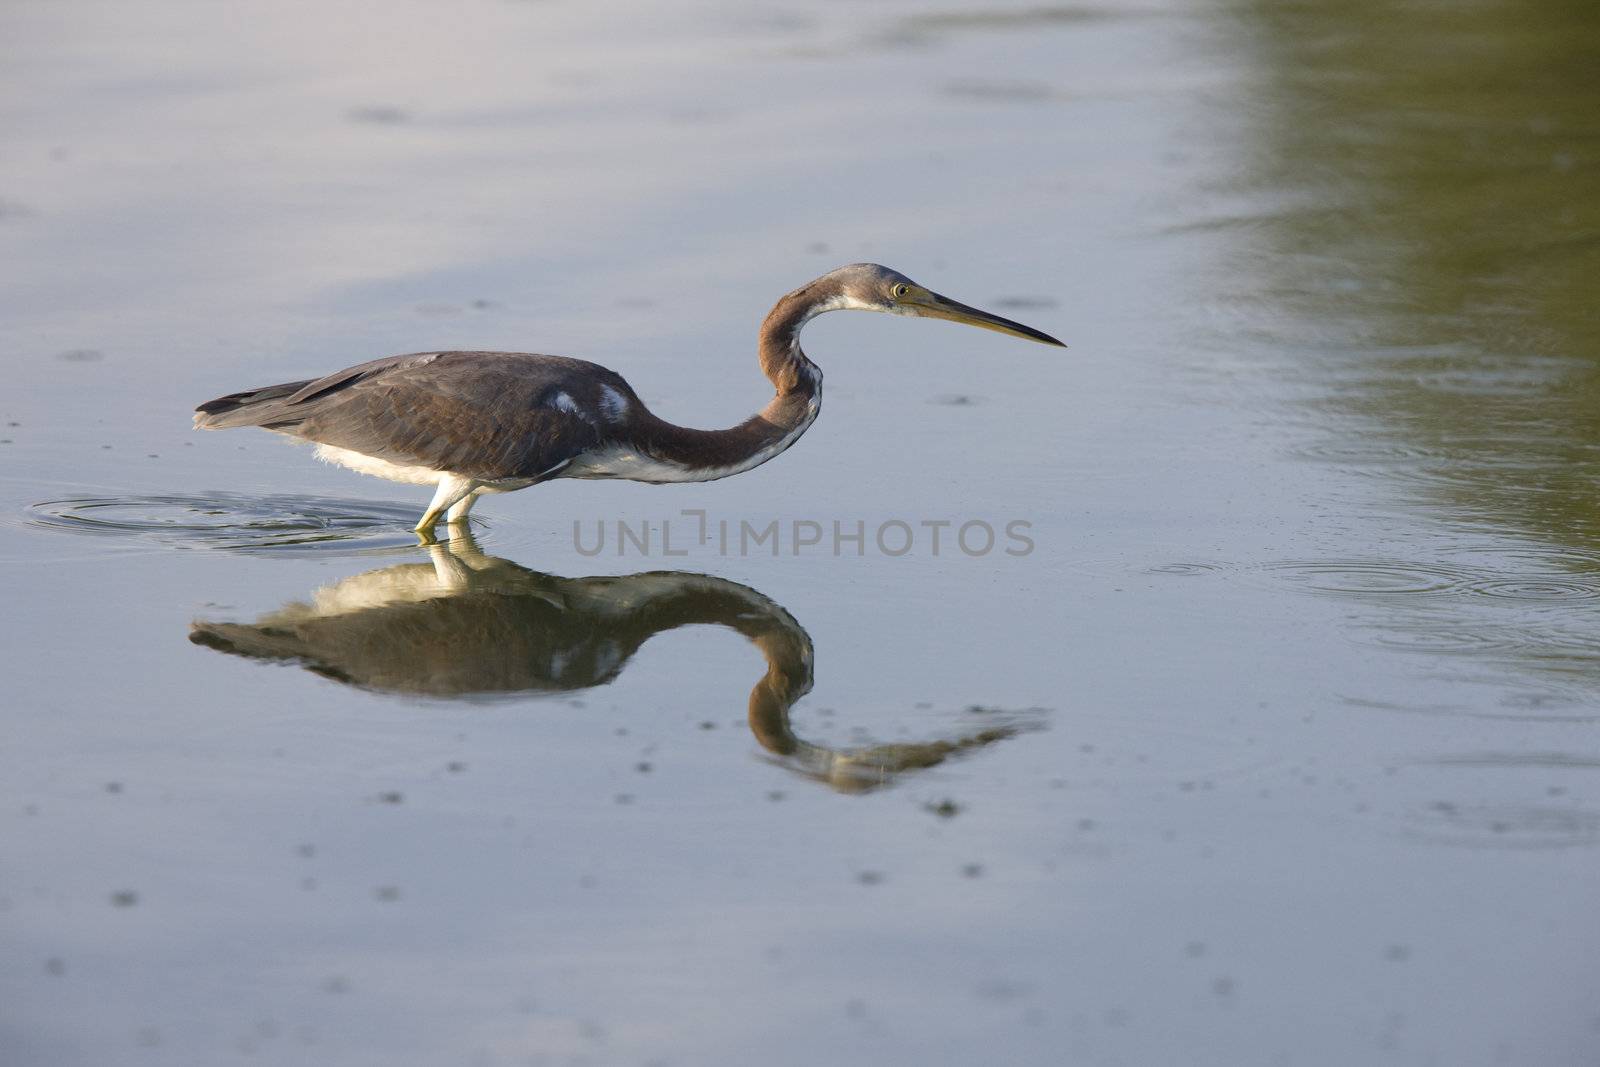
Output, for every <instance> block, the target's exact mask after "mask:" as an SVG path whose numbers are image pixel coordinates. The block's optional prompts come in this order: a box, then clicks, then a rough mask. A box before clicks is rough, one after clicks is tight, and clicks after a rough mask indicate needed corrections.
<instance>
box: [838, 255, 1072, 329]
mask: <svg viewBox="0 0 1600 1067" xmlns="http://www.w3.org/2000/svg"><path fill="white" fill-rule="evenodd" d="M817 283H820V284H822V285H823V286H824V287H825V289H826V290H828V292H829V296H828V298H827V299H826V300H825V301H824V303H823V305H822V306H820V307H819V308H818V310H832V309H834V308H840V309H848V310H853V311H881V312H884V313H886V314H889V315H909V316H914V317H917V318H925V319H949V320H950V321H951V322H964V323H966V324H967V325H969V326H981V327H983V328H984V329H986V330H996V331H998V332H1000V333H1006V334H1010V335H1011V336H1013V337H1022V338H1025V339H1026V340H1029V341H1038V342H1040V343H1041V344H1047V345H1059V346H1060V347H1062V348H1065V347H1067V346H1066V345H1064V344H1062V343H1061V342H1060V341H1057V340H1056V339H1055V338H1054V337H1051V336H1050V335H1049V334H1047V333H1042V332H1040V331H1039V330H1035V329H1034V328H1033V327H1032V326H1024V325H1023V324H1022V323H1020V322H1012V321H1011V320H1010V319H1003V318H1001V317H1000V316H999V315H991V314H990V313H989V312H987V311H980V310H978V309H977V308H975V307H969V306H967V305H966V304H962V303H959V302H958V301H955V300H951V299H950V298H949V297H947V296H940V295H939V294H938V293H936V292H934V291H933V290H931V289H928V288H925V287H924V286H921V285H918V284H917V283H916V282H914V281H912V280H911V279H910V278H907V277H906V276H905V275H904V274H901V273H900V272H899V271H897V270H891V269H889V268H888V267H885V266H882V265H881V264H878V263H852V264H850V265H849V266H847V267H840V268H839V269H838V270H835V271H831V272H830V273H828V274H825V275H823V276H822V277H821V278H819V279H817ZM817 283H814V284H817Z"/></svg>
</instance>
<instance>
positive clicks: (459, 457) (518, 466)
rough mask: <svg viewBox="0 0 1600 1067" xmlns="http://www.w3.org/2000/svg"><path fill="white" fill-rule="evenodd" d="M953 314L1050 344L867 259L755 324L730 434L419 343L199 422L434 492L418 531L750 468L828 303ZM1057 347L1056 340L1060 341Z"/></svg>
mask: <svg viewBox="0 0 1600 1067" xmlns="http://www.w3.org/2000/svg"><path fill="white" fill-rule="evenodd" d="M839 310H850V311H881V312H885V313H887V314H890V315H909V316H916V317H922V318H936V319H949V320H951V321H953V322H965V323H968V324H970V325H973V326H982V327H984V328H986V329H990V330H998V331H999V332H1001V333H1007V334H1011V335H1013V336H1015V337H1025V338H1027V339H1028V340H1030V341H1040V342H1042V343H1044V344H1048V345H1060V344H1061V342H1060V341H1057V340H1056V339H1055V338H1054V337H1051V336H1049V335H1048V334H1044V333H1040V332H1039V331H1038V330H1035V329H1033V328H1032V327H1029V326H1024V325H1022V324H1021V323H1019V322H1012V321H1011V320H1010V319H1003V318H1001V317H1000V316H998V315H991V314H989V313H988V312H986V311H979V310H978V309H977V308H972V307H968V306H967V305H965V304H959V303H957V302H956V301H954V300H951V299H949V298H947V297H943V296H940V295H939V294H938V293H934V292H930V291H929V290H927V289H925V288H923V287H922V286H920V285H918V284H917V283H915V282H913V281H912V280H911V279H910V278H907V277H906V276H905V275H903V274H901V273H899V272H898V271H893V270H890V269H889V268H888V267H882V266H879V265H878V264H876V263H853V264H851V265H850V266H847V267H840V268H839V269H838V270H835V271H830V272H829V273H827V274H824V275H823V276H822V277H820V278H818V279H816V280H815V281H813V282H810V283H808V284H806V285H803V286H801V287H800V288H799V289H796V290H795V291H794V292H792V293H790V294H789V295H787V296H785V297H784V298H783V299H781V300H779V301H778V303H777V304H776V305H775V306H774V307H773V309H772V311H771V312H770V313H769V314H768V315H767V318H766V321H765V322H763V323H762V325H761V342H760V358H761V370H762V371H763V373H765V374H766V376H767V378H768V379H770V380H771V382H772V384H773V386H774V388H775V389H776V390H777V395H776V396H774V397H773V398H772V400H771V401H770V402H768V404H767V406H766V407H764V408H762V409H761V411H760V412H758V413H757V414H755V415H752V416H751V417H750V418H748V419H746V420H745V421H744V422H742V423H740V424H739V425H737V426H735V427H732V428H731V429H727V430H695V429H691V428H689V427H687V426H675V425H673V424H672V423H670V422H667V421H665V420H663V419H660V418H658V417H657V416H656V415H654V414H653V413H652V412H651V411H650V409H649V408H647V407H645V405H644V402H643V401H642V400H640V399H639V397H638V394H636V393H635V392H634V391H633V388H632V387H631V386H630V385H628V383H627V382H626V381H624V380H623V379H622V377H621V376H620V375H618V374H617V373H616V372H614V371H610V370H607V369H606V368H605V367H601V366H598V365H597V364H594V363H586V362H584V361H583V360H578V359H567V358H565V357H562V356H542V355H534V354H531V353H525V352H419V353H416V354H413V355H406V356H390V357H389V358H387V359H377V360H373V361H372V362H370V363H362V364H359V365H358V366H354V367H349V368H346V369H345V370H342V371H338V372H336V373H334V374H330V375H328V376H327V377H325V378H318V379H316V380H314V381H300V382H286V383H284V384H282V385H269V386H266V387H264V388H260V389H247V390H245V391H244V392H241V393H230V394H229V395H227V396H224V397H220V398H218V399H216V400H211V401H208V402H206V403H204V404H201V405H200V406H199V407H198V408H197V409H195V417H194V422H195V425H196V426H197V427H199V428H200V429H203V430H225V429H231V428H232V427H235V426H259V427H261V428H262V429H265V430H274V431H276V432H278V433H282V434H287V435H288V436H290V437H298V438H301V439H302V440H306V441H311V442H315V444H316V446H317V455H318V456H319V457H320V458H322V459H324V460H327V461H329V462H332V463H338V464H342V465H343V466H346V467H350V468H352V469H354V470H358V471H361V472H363V473H365V474H375V475H377V476H378V477H380V478H388V479H390V480H392V481H397V482H408V483H410V484H413V485H432V486H435V487H436V488H435V491H434V494H433V500H432V502H431V503H429V505H428V510H427V511H425V512H423V515H422V521H421V522H419V523H417V525H416V532H417V533H418V535H420V536H421V537H422V539H423V540H424V541H426V540H428V539H430V538H431V536H432V532H433V528H434V525H435V524H436V523H437V522H438V521H439V518H440V516H447V517H448V520H449V521H450V522H452V523H456V522H463V521H465V520H466V517H467V512H469V511H470V510H471V509H472V505H473V504H474V503H475V502H476V501H477V499H478V497H479V496H480V495H482V494H484V493H508V492H512V491H513V490H517V489H526V488H527V487H528V486H530V485H537V484H538V483H540V482H547V481H550V480H552V479H555V478H625V479H628V480H630V481H635V482H658V483H659V482H708V481H713V480H715V479H717V478H726V477H728V476H729V475H733V474H739V473H741V472H743V471H747V470H749V469H751V468H752V467H757V466H760V465H761V464H763V463H765V462H766V461H767V460H769V459H771V458H772V457H773V456H776V455H777V454H778V453H780V452H782V451H783V450H784V449H786V448H788V447H789V446H790V445H792V444H794V443H795V441H797V440H799V438H800V435H801V434H803V433H805V432H806V430H808V429H810V427H811V424H812V423H813V422H815V421H816V418H817V413H818V412H819V411H820V410H821V406H822V371H821V369H820V368H818V366H817V365H816V364H815V363H813V362H811V360H809V359H807V358H806V354H805V353H804V352H802V351H801V350H800V329H801V327H803V326H804V325H805V324H806V323H807V322H809V321H811V319H813V318H815V317H816V316H817V315H820V314H822V313H823V312H825V311H839ZM1063 347H1065V346H1063Z"/></svg>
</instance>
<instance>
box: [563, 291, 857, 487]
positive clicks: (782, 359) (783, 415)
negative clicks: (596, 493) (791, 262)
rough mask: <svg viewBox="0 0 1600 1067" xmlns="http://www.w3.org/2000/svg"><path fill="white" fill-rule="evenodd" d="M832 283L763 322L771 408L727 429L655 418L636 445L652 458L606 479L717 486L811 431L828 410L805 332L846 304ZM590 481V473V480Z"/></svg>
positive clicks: (795, 296) (791, 300)
mask: <svg viewBox="0 0 1600 1067" xmlns="http://www.w3.org/2000/svg"><path fill="white" fill-rule="evenodd" d="M844 306H845V304H844V303H843V302H842V298H841V297H840V296H839V294H838V293H837V292H836V291H835V289H834V288H833V287H830V286H829V285H828V284H827V283H826V282H813V283H811V284H810V285H807V286H804V287H802V288H800V289H796V290H795V291H794V292H792V293H790V294H788V295H787V296H785V297H784V298H783V299H781V300H779V301H778V303H777V304H776V305H775V306H774V307H773V309H772V311H771V312H769V313H768V315H767V317H766V321H764V322H763V323H762V324H761V336H760V342H759V349H758V352H759V356H760V360H761V371H762V373H763V374H765V375H766V376H767V379H768V380H769V381H771V382H772V386H773V389H774V390H776V392H775V395H774V396H773V398H772V399H771V400H770V401H768V402H767V405H766V407H764V408H762V409H761V410H760V411H759V412H757V413H756V414H754V415H752V416H751V417H750V418H748V419H746V420H745V421H744V422H741V423H740V424H739V425H737V426H734V427H730V428H729V429H726V430H696V429H692V428H690V427H687V426H675V425H673V424H672V423H670V422H666V421H664V420H662V419H658V418H656V417H655V416H653V415H651V416H649V418H648V421H647V422H645V423H644V424H643V425H641V426H639V427H638V428H637V430H636V434H635V437H634V444H635V445H636V446H637V447H638V449H639V450H640V451H641V452H642V453H644V455H645V456H646V457H647V459H646V460H645V461H644V462H641V463H636V464H634V465H633V466H631V467H630V468H628V469H623V468H621V467H620V466H619V467H617V468H616V469H615V470H612V469H609V468H608V469H607V470H606V472H605V473H602V474H601V475H600V476H601V477H608V476H609V477H623V478H632V479H634V480H636V481H647V482H649V481H654V482H697V481H713V480H715V479H718V478H726V477H728V476H729V475H733V474H739V473H741V472H743V471H747V470H750V469H751V468H752V467H758V466H760V465H761V464H763V463H765V462H767V460H769V459H772V458H773V457H774V456H776V455H778V454H779V453H781V452H783V451H784V450H785V449H787V448H788V447H789V446H790V445H792V444H794V443H795V442H796V441H797V440H799V439H800V435H801V434H803V433H805V432H806V430H808V429H810V428H811V424H812V423H813V422H815V421H816V419H817V415H818V414H819V413H820V411H821V409H822V368H820V367H818V366H817V365H816V364H815V363H813V362H811V361H810V360H809V359H807V358H806V354H805V353H804V352H802V351H801V350H800V330H801V328H802V327H803V326H805V324H806V323H807V322H809V321H810V320H811V319H813V318H815V317H816V316H817V315H820V314H821V313H823V312H824V311H832V310H834V309H835V308H840V307H844ZM590 476H592V475H590Z"/></svg>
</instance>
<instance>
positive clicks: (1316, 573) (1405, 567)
mask: <svg viewBox="0 0 1600 1067" xmlns="http://www.w3.org/2000/svg"><path fill="white" fill-rule="evenodd" d="M1262 569H1263V570H1264V571H1266V572H1267V573H1268V574H1270V575H1271V576H1272V577H1274V578H1276V579H1277V580H1278V581H1281V582H1285V583H1287V584H1290V585H1294V586H1297V587H1299V588H1301V589H1305V590H1307V591H1309V592H1313V593H1325V594H1328V595H1331V596H1365V597H1425V596H1453V595H1455V594H1458V593H1460V592H1461V591H1462V589H1463V588H1464V587H1465V585H1466V583H1467V581H1468V577H1469V576H1468V575H1466V574H1464V573H1463V572H1461V571H1459V570H1456V569H1454V568H1452V567H1445V566H1440V565H1438V564H1429V563H1410V562H1405V561H1402V560H1386V559H1366V560H1359V559H1349V560H1340V559H1324V560H1285V561H1283V562H1280V563H1269V564H1266V565H1265V566H1264V567H1263V568H1262Z"/></svg>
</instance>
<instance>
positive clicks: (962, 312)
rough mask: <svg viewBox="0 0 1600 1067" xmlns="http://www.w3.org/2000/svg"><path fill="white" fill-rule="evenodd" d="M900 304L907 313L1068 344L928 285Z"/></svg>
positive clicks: (1058, 344)
mask: <svg viewBox="0 0 1600 1067" xmlns="http://www.w3.org/2000/svg"><path fill="white" fill-rule="evenodd" d="M900 306H901V307H903V308H905V309H906V311H907V312H908V313H910V314H912V315H918V316H921V317H923V318H929V319H949V320H950V321H951V322H964V323H966V324H967V325H968V326H982V327H983V328H984V329H985V330H996V331H998V332H1000V333H1008V334H1010V335H1011V336H1013V337H1022V338H1026V339H1027V340H1029V341H1038V342H1039V343H1040V344H1046V345H1057V346H1059V347H1061V348H1066V347H1067V346H1066V345H1064V344H1062V343H1061V342H1060V341H1057V340H1056V339H1055V338H1054V337H1051V336H1050V335H1049V334H1047V333H1041V332H1040V331H1038V330H1035V329H1034V328H1033V327H1032V326H1024V325H1022V323H1020V322H1012V321H1011V320H1010V319H1002V318H1001V317H1000V316H999V315H991V314H989V313H988V312H987V311H979V310H978V309H977V308H975V307H968V306H967V305H965V304H961V303H957V302H956V301H954V300H951V299H950V298H949V297H947V296H940V295H939V294H938V293H933V292H929V291H928V290H926V289H924V290H922V291H921V292H914V293H913V294H911V295H908V296H907V297H906V298H905V299H904V300H903V301H902V303H901V305H900Z"/></svg>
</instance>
